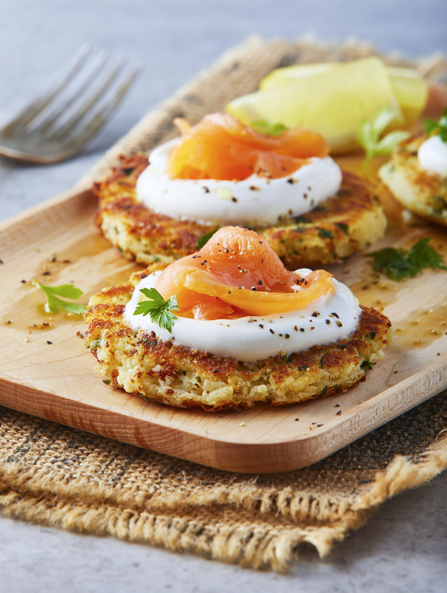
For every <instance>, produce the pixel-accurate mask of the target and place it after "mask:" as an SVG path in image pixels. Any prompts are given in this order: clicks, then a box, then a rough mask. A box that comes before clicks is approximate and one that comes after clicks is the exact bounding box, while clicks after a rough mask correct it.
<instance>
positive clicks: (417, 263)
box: [366, 237, 447, 280]
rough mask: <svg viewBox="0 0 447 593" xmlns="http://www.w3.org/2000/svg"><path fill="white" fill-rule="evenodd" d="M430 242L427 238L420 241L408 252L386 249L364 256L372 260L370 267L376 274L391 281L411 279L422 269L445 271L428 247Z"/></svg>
mask: <svg viewBox="0 0 447 593" xmlns="http://www.w3.org/2000/svg"><path fill="white" fill-rule="evenodd" d="M431 240H432V239H431V238H429V237H425V238H424V239H420V240H419V241H418V242H417V243H415V244H414V245H413V247H412V248H411V249H410V250H409V251H407V250H406V249H394V247H386V248H385V249H381V250H380V251H373V252H372V253H367V254H366V255H367V257H371V258H372V259H373V262H372V267H373V269H374V270H375V271H376V272H382V273H383V274H385V275H386V276H388V278H391V279H392V280H402V279H403V278H410V277H411V278H412V277H414V276H416V274H417V273H418V272H420V271H421V270H423V269H424V268H435V269H439V270H447V266H446V265H445V263H444V262H443V261H442V259H441V256H440V255H439V253H437V252H436V251H435V250H434V249H433V247H432V246H431V245H429V243H430V241H431Z"/></svg>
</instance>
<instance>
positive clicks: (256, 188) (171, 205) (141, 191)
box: [137, 139, 342, 226]
mask: <svg viewBox="0 0 447 593" xmlns="http://www.w3.org/2000/svg"><path fill="white" fill-rule="evenodd" d="M177 142H178V139H176V140H172V141H171V142H167V143H166V144H163V145H162V146H159V147H158V148H156V149H155V150H154V151H153V152H152V154H151V155H150V165H149V166H148V167H147V168H146V169H145V170H144V171H143V172H142V173H141V175H140V177H139V178H138V181H137V196H138V198H139V199H140V200H141V201H142V202H144V203H145V204H146V205H147V206H148V207H149V208H151V209H152V210H154V211H155V212H157V213H159V214H166V215H167V216H171V217H172V218H180V219H182V220H195V221H197V222H201V223H215V224H221V223H223V224H242V223H245V224H249V225H254V226H256V225H269V224H274V223H276V222H277V221H278V218H279V217H283V216H287V215H288V216H299V215H300V214H303V213H304V212H308V211H309V210H312V208H314V207H315V206H316V205H317V204H319V203H320V202H322V201H324V200H326V199H327V198H329V197H330V196H333V195H335V194H336V193H337V192H338V190H339V189H340V185H341V178H342V174H341V170H340V167H339V166H338V165H337V164H336V163H335V162H334V161H333V160H332V159H331V158H330V157H326V158H324V159H321V158H317V157H313V158H311V159H309V160H310V162H309V163H308V164H306V165H304V166H303V167H301V168H300V169H298V170H297V171H296V172H295V173H293V174H292V175H289V176H288V177H281V178H279V179H267V178H265V177H258V176H257V175H251V176H250V177H248V178H247V179H243V180H242V181H224V180H221V181H219V180H215V179H197V180H193V179H170V178H169V177H168V175H167V174H166V166H167V161H168V156H169V152H170V150H171V149H172V148H173V146H174V145H175V144H176V143H177Z"/></svg>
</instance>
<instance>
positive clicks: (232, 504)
mask: <svg viewBox="0 0 447 593" xmlns="http://www.w3.org/2000/svg"><path fill="white" fill-rule="evenodd" d="M371 53H373V50H372V48H371V46H369V45H367V44H356V43H350V44H345V45H343V46H323V45H317V44H315V43H312V42H309V41H308V42H304V41H300V42H297V43H285V42H283V41H273V42H270V43H266V42H264V41H262V40H261V39H259V38H252V39H249V40H248V41H247V42H246V43H245V44H244V45H242V46H241V47H239V48H237V49H235V50H232V51H231V52H229V53H228V54H226V55H225V56H224V57H223V58H222V59H221V60H220V61H219V62H218V63H217V64H216V65H215V66H214V67H213V68H212V69H211V70H209V71H208V72H205V73H203V74H201V75H200V76H199V77H198V78H197V79H196V80H195V81H193V82H191V83H190V84H188V85H187V86H186V87H184V88H183V89H181V90H180V91H179V92H178V93H176V95H175V96H174V97H173V98H171V99H169V100H168V101H165V102H164V103H163V104H161V105H160V106H159V107H158V108H157V109H156V110H155V111H153V112H152V113H150V114H149V115H148V116H147V117H146V118H144V119H143V120H142V121H141V122H140V123H139V124H138V125H137V126H136V127H135V128H134V129H133V130H132V131H131V132H130V133H129V134H128V135H127V136H126V137H125V138H124V139H123V140H121V141H120V142H119V143H118V144H117V145H116V146H114V147H113V148H112V149H111V150H110V151H109V153H107V154H106V155H105V157H104V158H103V159H102V160H101V161H100V162H99V163H98V165H97V167H95V169H94V170H93V171H92V172H91V174H89V176H88V177H86V178H84V179H83V180H81V182H80V184H86V183H91V181H92V179H95V178H98V176H101V175H102V174H103V173H104V172H105V171H106V170H107V169H108V167H109V166H110V165H111V164H114V163H115V162H116V160H117V157H118V155H119V154H120V153H126V154H130V153H132V152H135V151H137V150H150V149H151V148H153V147H154V146H156V145H157V144H160V143H161V142H164V141H166V140H167V139H169V138H171V137H173V136H174V135H175V131H174V129H173V126H172V119H173V118H174V117H176V116H183V117H185V118H186V119H187V120H188V121H189V122H190V123H195V122H197V121H198V120H199V119H200V118H201V117H202V116H203V115H204V114H205V113H210V112H213V111H218V110H221V109H222V108H223V106H224V105H225V103H226V102H228V101H229V100H231V99H232V98H234V97H236V96H239V95H242V94H245V93H247V92H250V91H253V90H255V89H256V88H257V85H258V83H259V80H260V79H261V78H262V77H263V76H264V75H265V74H267V72H269V71H270V70H272V69H273V68H276V67H278V66H284V65H289V64H292V63H306V62H316V61H328V60H347V59H352V58H357V57H361V56H365V55H369V54H371ZM386 58H387V60H388V61H391V62H392V63H399V64H402V63H407V64H408V62H407V61H404V60H402V59H401V58H398V57H397V56H395V57H394V58H393V57H392V56H386ZM419 67H420V68H421V69H422V71H423V72H424V75H426V76H427V77H431V78H433V79H435V78H436V75H437V73H438V72H440V71H441V70H444V69H445V68H446V67H447V63H446V61H445V60H444V59H440V58H436V59H431V60H427V61H425V62H423V63H421V64H419ZM446 395H447V392H444V393H442V394H439V395H438V396H436V397H434V398H432V399H430V400H429V401H427V402H425V403H424V404H422V405H420V406H419V407H417V408H415V409H414V410H411V411H410V412H407V413H406V414H405V415H403V416H401V417H400V418H397V419H396V420H394V421H393V422H390V423H389V424H387V425H385V426H384V427H382V428H380V429H378V430H376V431H374V432H373V433H371V434H369V435H367V436H366V437H364V438H362V439H361V440H359V441H357V442H355V443H353V444H351V445H349V446H348V447H345V448H344V449H342V450H341V451H339V452H338V453H335V454H334V455H332V456H331V457H329V458H327V459H325V460H323V461H321V462H319V463H317V464H315V465H313V466H311V467H309V468H305V469H301V470H297V471H293V472H288V473H284V474H269V475H261V476H253V475H242V474H232V473H228V472H222V471H218V470H214V469H210V468H206V467H202V466H199V465H196V464H193V463H189V462H186V461H181V460H178V459H174V458H171V457H167V456H164V455H161V454H158V453H153V452H151V451H146V450H143V449H139V448H137V447H133V446H130V445H124V444H121V443H117V442H115V441H111V440H108V439H106V438H102V437H98V436H94V435H91V434H88V433H85V432H81V431H79V430H75V429H71V428H66V427H64V426H60V425H57V424H54V423H51V422H48V421H46V420H41V419H37V418H32V417H30V416H27V415H25V414H21V413H18V412H14V411H11V410H7V409H5V408H1V407H0V508H2V509H3V513H4V514H5V515H6V516H9V517H17V518H20V519H24V520H28V521H33V522H36V523H41V524H44V525H49V526H54V527H62V528H64V529H69V530H72V531H78V532H84V533H91V534H97V535H113V536H115V537H118V538H120V539H124V540H130V541H135V542H140V543H143V542H144V543H149V544H152V545H158V546H164V547H166V548H168V549H170V550H173V551H176V552H194V553H196V554H199V555H202V556H205V557H207V558H212V559H216V560H220V561H224V562H231V563H235V564H240V565H242V566H248V567H251V568H256V569H260V568H273V569H274V570H278V571H284V570H287V568H288V567H289V566H290V564H291V562H292V561H293V560H294V559H295V558H297V554H298V551H299V546H300V544H303V543H305V542H306V543H309V544H312V545H314V546H315V547H316V548H317V550H318V552H319V553H320V555H322V556H324V555H325V554H327V553H328V552H329V551H330V549H331V547H332V545H333V544H334V542H336V541H341V540H342V539H344V537H345V536H346V535H347V534H348V532H349V531H350V530H352V529H356V528H358V527H360V526H361V525H362V524H363V523H364V522H365V520H366V519H367V517H368V516H370V515H371V514H372V513H373V512H374V511H375V510H376V509H377V507H378V505H379V504H380V503H382V502H383V501H384V500H386V499H387V498H389V497H390V496H393V495H395V494H397V493H398V492H400V491H402V490H405V489H407V488H413V487H416V486H419V485H421V484H423V483H425V482H427V481H428V480H430V479H431V478H433V477H434V476H435V475H437V474H438V473H439V472H440V471H442V470H443V469H444V468H445V467H447V432H446V431H445V430H444V426H445V423H446V420H447V397H446Z"/></svg>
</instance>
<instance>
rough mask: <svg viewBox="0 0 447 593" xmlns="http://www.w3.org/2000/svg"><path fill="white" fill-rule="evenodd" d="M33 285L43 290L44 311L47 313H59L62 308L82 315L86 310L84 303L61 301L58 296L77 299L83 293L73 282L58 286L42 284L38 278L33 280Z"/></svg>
mask: <svg viewBox="0 0 447 593" xmlns="http://www.w3.org/2000/svg"><path fill="white" fill-rule="evenodd" d="M33 284H34V286H37V288H40V289H41V290H43V292H44V294H45V296H46V298H47V302H46V303H45V311H46V312H47V313H59V311H60V310H61V309H62V310H63V311H67V312H68V313H74V314H75V315H82V314H83V313H85V311H86V310H87V307H86V306H85V305H81V304H80V303H70V302H68V301H63V300H62V299H59V298H58V297H60V296H61V297H64V298H66V299H78V298H79V297H80V296H82V295H83V294H84V293H83V292H82V290H80V289H79V288H76V287H75V286H74V285H73V284H61V285H60V286H44V285H43V284H41V283H40V282H39V281H38V280H34V282H33Z"/></svg>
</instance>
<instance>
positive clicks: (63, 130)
mask: <svg viewBox="0 0 447 593" xmlns="http://www.w3.org/2000/svg"><path fill="white" fill-rule="evenodd" d="M126 61H127V60H125V59H124V58H121V59H120V61H119V62H118V64H117V65H116V66H115V68H114V69H113V70H112V72H111V73H110V74H109V76H108V77H107V78H106V80H105V81H104V82H103V83H102V84H101V86H100V87H99V88H98V89H97V90H96V92H95V93H94V95H93V96H92V97H90V99H88V100H87V101H86V102H85V103H84V104H83V105H81V107H80V110H79V112H78V113H77V115H75V116H73V117H72V118H71V119H70V120H69V121H68V122H67V123H65V124H64V125H63V126H61V127H60V128H58V129H57V130H55V131H54V132H53V134H51V135H50V136H49V137H48V138H49V139H57V140H63V139H64V138H66V137H67V136H68V135H69V134H70V133H71V132H72V131H73V130H74V129H75V128H76V126H77V125H78V124H79V122H80V121H81V120H82V119H83V118H84V117H85V116H86V115H87V114H88V113H89V112H90V111H91V110H92V109H93V107H94V106H95V105H96V104H97V103H98V101H99V100H100V99H101V98H102V97H103V96H104V95H105V93H106V92H107V91H108V90H109V89H110V88H111V85H112V84H113V82H114V81H115V80H116V79H117V77H118V75H119V74H120V72H121V71H122V70H123V68H124V66H125V64H126Z"/></svg>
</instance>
